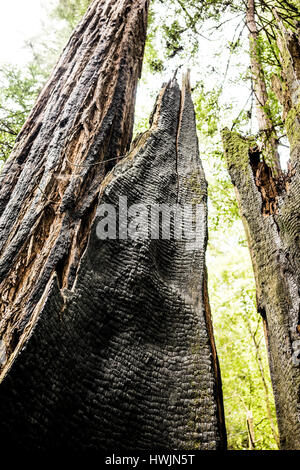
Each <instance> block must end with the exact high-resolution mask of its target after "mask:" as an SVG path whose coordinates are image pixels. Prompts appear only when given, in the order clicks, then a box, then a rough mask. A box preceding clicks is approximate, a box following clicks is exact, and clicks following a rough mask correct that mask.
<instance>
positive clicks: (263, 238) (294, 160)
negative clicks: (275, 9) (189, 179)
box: [223, 19, 300, 449]
mask: <svg viewBox="0 0 300 470" xmlns="http://www.w3.org/2000/svg"><path fill="white" fill-rule="evenodd" d="M278 22H279V26H280V34H279V40H278V45H279V49H280V52H281V62H282V77H281V100H282V103H283V105H284V118H285V127H286V130H287V133H288V137H289V140H290V145H291V160H290V166H289V170H288V172H287V173H281V174H279V175H274V172H272V170H271V168H269V167H268V165H267V164H266V163H265V162H264V161H263V159H262V158H261V154H260V151H259V149H258V148H257V145H256V143H255V141H254V140H251V139H245V138H243V137H241V136H239V135H237V134H234V133H231V132H229V131H227V130H226V131H224V134H223V140H224V147H225V154H226V158H227V163H228V168H229V173H230V175H231V179H232V182H233V184H234V185H235V188H236V191H237V196H238V200H239V205H240V213H241V216H242V219H243V222H244V226H245V230H246V234H247V238H248V244H249V248H250V252H251V256H252V263H253V268H254V273H255V278H256V288H257V308H258V311H259V312H260V313H261V314H262V316H263V318H264V323H265V329H266V335H267V343H268V349H269V362H270V368H271V378H272V383H273V389H274V395H275V403H276V409H277V419H278V426H279V433H280V441H281V447H282V448H283V449H300V411H299V410H300V367H299V365H300V360H299V358H300V245H299V233H300V217H299V207H300V166H299V163H300V162H299V159H300V111H299V110H300V43H299V34H296V33H290V32H287V31H285V29H284V27H283V25H282V24H281V23H280V20H279V19H278Z"/></svg>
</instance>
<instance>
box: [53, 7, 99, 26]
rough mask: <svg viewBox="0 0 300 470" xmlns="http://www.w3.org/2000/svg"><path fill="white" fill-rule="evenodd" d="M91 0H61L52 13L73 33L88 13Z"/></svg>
mask: <svg viewBox="0 0 300 470" xmlns="http://www.w3.org/2000/svg"><path fill="white" fill-rule="evenodd" d="M90 3H91V0H59V2H58V5H57V6H56V8H55V9H54V10H53V12H52V17H53V18H54V19H61V20H64V21H65V22H66V25H67V27H68V29H69V31H70V32H71V31H72V30H73V29H74V28H75V26H76V25H77V23H78V22H79V21H80V20H81V18H82V16H83V15H84V13H85V12H86V10H87V8H88V6H89V5H90Z"/></svg>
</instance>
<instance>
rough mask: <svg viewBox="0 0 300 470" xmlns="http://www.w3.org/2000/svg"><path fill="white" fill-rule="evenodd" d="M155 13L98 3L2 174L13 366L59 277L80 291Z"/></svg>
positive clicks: (6, 308) (2, 256)
mask: <svg viewBox="0 0 300 470" xmlns="http://www.w3.org/2000/svg"><path fill="white" fill-rule="evenodd" d="M147 9H148V1H146V0H121V1H118V0H110V1H103V0H96V1H94V2H93V3H92V5H91V6H90V8H89V9H88V11H87V13H86V15H85V17H84V18H83V20H82V22H81V23H80V24H79V25H78V27H77V28H76V30H75V31H74V33H73V35H72V37H71V39H70V41H69V43H68V45H67V46H66V48H65V50H64V52H63V53H62V56H61V58H60V60H59V62H58V64H57V66H56V68H55V69H54V71H53V74H52V77H51V78H50V80H49V82H48V84H47V85H46V86H45V88H44V90H43V91H42V93H41V95H40V96H39V99H38V101H37V103H36V105H35V107H34V109H33V111H32V113H31V115H30V116H29V118H28V120H27V122H26V123H25V125H24V127H23V129H22V131H21V133H20V135H19V137H18V141H17V144H16V146H15V149H14V151H13V153H12V155H11V157H10V159H9V161H8V163H7V164H6V166H5V168H4V169H3V171H2V173H1V175H0V184H1V189H0V235H1V236H0V291H1V303H0V338H1V339H2V340H3V341H4V343H5V347H6V354H7V357H8V364H7V363H6V367H8V365H9V363H10V361H12V360H13V358H14V356H15V355H16V354H17V353H18V351H19V350H20V348H21V347H22V345H23V340H24V334H25V336H26V334H27V333H26V332H27V329H28V328H29V329H30V328H31V325H32V322H33V318H34V317H35V312H36V311H37V310H38V309H39V307H38V304H39V302H40V301H41V299H42V298H43V296H44V294H45V292H46V291H47V285H48V282H49V280H50V278H51V276H52V275H53V273H54V272H56V274H57V279H58V283H59V287H60V288H61V289H63V288H66V289H71V287H72V286H73V284H74V281H75V278H76V275H77V269H78V265H79V262H80V259H81V257H82V254H83V252H84V249H85V247H86V243H87V238H88V235H89V230H90V226H91V223H92V220H93V217H94V214H95V210H96V206H97V200H98V193H99V186H100V184H101V182H102V181H103V178H104V176H105V174H106V173H107V172H108V171H109V170H111V168H112V167H113V165H114V164H115V163H116V161H117V159H118V158H121V157H122V154H124V153H126V152H127V150H128V148H129V146H130V142H131V138H132V127H133V115H134V104H135V93H136V86H137V81H138V78H139V76H140V73H141V67H142V60H143V52H144V44H145V38H146V23H147ZM112 159H114V160H112Z"/></svg>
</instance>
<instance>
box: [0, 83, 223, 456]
mask: <svg viewBox="0 0 300 470" xmlns="http://www.w3.org/2000/svg"><path fill="white" fill-rule="evenodd" d="M120 196H126V197H127V204H128V207H130V206H132V204H136V203H141V202H142V203H143V204H146V205H150V204H151V205H152V204H161V203H165V204H170V205H173V204H176V203H177V202H178V203H179V204H181V205H184V204H188V203H190V204H191V203H197V204H199V216H198V217H199V223H198V225H197V227H198V228H197V235H198V243H197V245H193V244H192V245H191V242H189V241H188V240H187V238H188V235H186V237H185V238H183V239H182V240H174V239H173V238H172V237H171V239H170V240H163V239H160V240H159V239H154V240H153V239H150V238H149V239H135V240H132V239H124V240H123V239H116V240H110V239H107V240H101V239H99V238H98V236H97V233H98V232H97V230H98V227H99V222H100V221H101V217H100V215H99V214H100V213H99V210H100V208H101V204H112V205H113V206H114V207H116V210H117V217H119V216H120V215H124V210H123V209H121V208H119V206H118V203H119V197H120ZM206 219H207V201H206V182H205V178H204V173H203V169H202V166H201V162H200V159H199V152H198V142H197V136H196V126H195V116H194V109H193V104H192V101H191V97H190V93H189V89H188V85H186V86H185V87H184V89H183V91H182V92H180V89H179V87H178V85H177V83H176V82H175V81H171V82H170V83H169V84H167V85H166V86H165V87H164V88H163V89H162V91H161V93H160V95H159V97H158V100H157V102H156V107H155V112H154V114H153V117H152V125H151V128H150V130H149V131H147V132H146V133H145V134H143V135H142V136H140V138H139V139H138V140H137V141H135V143H134V144H133V146H132V148H131V150H130V152H129V154H128V156H127V157H126V158H125V159H124V160H122V161H121V162H120V163H118V164H117V165H116V167H115V168H114V169H113V170H112V172H111V173H109V174H108V175H107V177H106V178H105V180H104V181H103V183H102V185H101V187H100V198H99V205H98V210H97V211H96V216H95V218H94V220H93V222H92V224H91V229H90V237H89V240H88V243H87V247H86V249H85V252H84V254H83V256H82V258H81V261H80V265H79V269H78V272H77V276H76V280H75V283H74V284H73V286H72V289H67V288H61V286H60V283H59V276H58V275H57V273H56V272H53V273H52V275H51V278H50V280H49V282H48V284H47V286H46V288H45V289H44V292H43V296H42V297H41V298H40V301H39V303H38V305H37V306H36V309H35V311H34V319H33V320H32V328H31V330H28V331H27V332H26V338H25V339H24V348H23V350H22V351H21V352H20V353H19V354H18V356H17V357H16V358H15V360H14V363H13V364H12V365H11V368H10V370H7V371H6V376H5V378H4V380H3V382H2V384H1V386H0V420H1V423H2V424H1V428H0V439H1V442H7V441H8V442H9V440H10V439H11V440H12V441H13V442H14V443H15V444H16V445H21V446H25V447H27V448H32V447H39V448H57V447H60V446H63V447H64V448H71V449H78V448H80V449H82V448H88V447H91V448H96V449H106V450H107V449H115V450H116V449H118V450H122V449H123V450H140V449H153V448H155V449H159V448H165V449H168V448H169V449H196V448H200V449H219V448H222V447H224V445H225V439H226V438H225V434H224V418H223V411H222V396H221V387H220V375H219V369H218V361H217V356H216V351H215V345H214V339H213V332H212V324H211V319H210V312H209V305H208V295H207V288H206V270H205V250H206V241H207V220H206Z"/></svg>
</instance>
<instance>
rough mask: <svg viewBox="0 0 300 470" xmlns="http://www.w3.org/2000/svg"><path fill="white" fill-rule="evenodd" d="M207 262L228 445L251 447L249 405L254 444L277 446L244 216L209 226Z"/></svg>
mask: <svg viewBox="0 0 300 470" xmlns="http://www.w3.org/2000/svg"><path fill="white" fill-rule="evenodd" d="M224 233H225V234H226V236H225V237H224ZM207 265H208V273H209V292H210V293H211V294H210V303H211V308H212V311H213V313H214V315H213V320H214V331H215V338H216V345H217V351H218V355H219V360H220V366H221V371H222V384H223V396H224V406H225V418H226V427H227V433H228V444H229V449H235V450H238V449H248V434H247V422H246V416H247V411H251V412H252V413H253V422H254V430H255V443H256V446H255V448H256V450H261V449H276V448H277V445H276V440H275V436H274V434H273V432H272V424H274V423H275V424H274V427H275V432H276V431H277V430H276V415H275V408H274V400H273V397H272V388H271V381H270V375H269V370H268V360H267V354H266V347H265V341H264V333H263V328H262V319H261V317H260V315H259V314H258V313H257V311H256V305H255V285H254V279H253V274H252V269H251V262H250V257H249V251H248V247H247V243H246V240H245V239H244V233H243V227H242V225H241V221H240V220H236V221H235V222H234V223H233V224H232V225H231V226H229V225H228V224H224V225H223V227H222V231H221V230H218V231H211V232H210V242H209V248H208V255H207ZM212 293H213V295H212ZM253 337H254V339H253ZM256 344H257V347H256ZM267 404H268V406H269V411H268V407H267ZM272 421H273V423H272ZM276 437H277V436H276Z"/></svg>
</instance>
